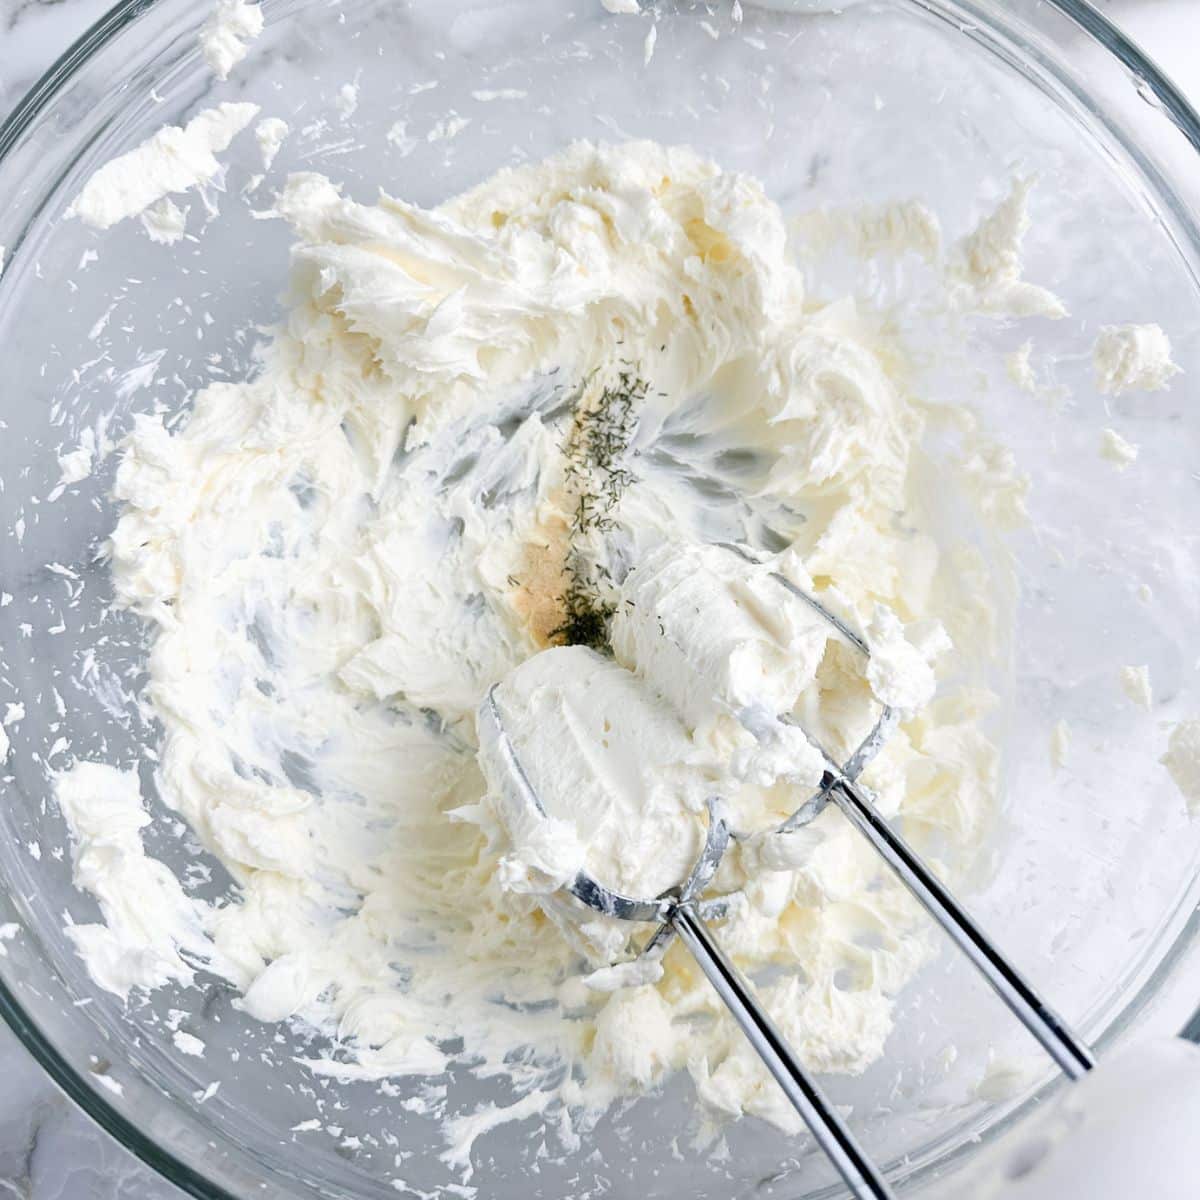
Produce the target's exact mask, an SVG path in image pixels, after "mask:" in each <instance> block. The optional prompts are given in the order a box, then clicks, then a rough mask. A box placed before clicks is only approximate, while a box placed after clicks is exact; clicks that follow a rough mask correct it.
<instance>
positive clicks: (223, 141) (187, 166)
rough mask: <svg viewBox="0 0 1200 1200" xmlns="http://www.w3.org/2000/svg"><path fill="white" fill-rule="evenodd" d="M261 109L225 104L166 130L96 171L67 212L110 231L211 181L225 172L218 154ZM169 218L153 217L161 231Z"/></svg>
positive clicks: (169, 126) (97, 227) (71, 215)
mask: <svg viewBox="0 0 1200 1200" xmlns="http://www.w3.org/2000/svg"><path fill="white" fill-rule="evenodd" d="M258 111H259V110H258V105H257V104H220V105H218V106H217V107H216V108H208V109H205V110H204V111H203V112H201V113H198V114H197V115H196V116H194V117H193V118H192V119H191V120H190V121H189V122H188V123H187V124H186V125H184V126H182V127H180V126H178V125H166V126H164V127H163V128H162V129H160V130H159V131H158V132H157V133H155V134H153V135H152V136H151V137H149V138H147V139H146V141H144V142H143V143H142V144H141V145H140V146H138V147H137V148H136V149H134V150H130V151H129V152H128V153H126V154H122V155H121V156H120V157H119V158H114V159H113V160H112V161H111V162H108V163H106V164H105V165H104V166H103V167H101V168H100V169H99V170H98V171H96V172H95V174H93V175H92V177H91V178H90V179H89V180H88V181H87V183H86V184H84V186H83V190H82V191H81V192H80V193H79V195H78V196H77V197H76V198H75V201H74V203H72V205H71V206H70V208H68V209H67V216H68V217H78V218H79V219H80V220H81V221H83V222H84V224H86V225H90V226H92V228H93V229H109V228H111V227H112V226H113V225H115V224H117V222H118V221H124V220H127V219H128V218H129V217H136V216H138V215H139V214H141V213H143V212H145V211H146V210H147V209H148V208H150V206H151V205H152V204H155V203H156V202H157V201H160V200H163V199H164V198H165V197H167V196H170V195H177V194H179V193H181V192H186V191H188V190H189V189H191V188H194V187H198V186H199V185H200V184H204V183H208V182H209V181H211V180H212V179H214V178H215V177H216V175H217V174H218V173H219V172H220V170H221V163H220V160H219V159H218V158H217V157H216V156H217V155H218V154H220V153H222V152H223V151H225V150H227V149H228V148H229V145H230V143H231V142H232V141H233V139H234V138H235V137H237V135H238V134H239V133H241V131H242V130H243V129H245V128H246V126H247V125H249V124H250V122H251V121H253V120H254V118H255V117H256V116H257V115H258ZM176 211H177V210H176ZM164 215H165V214H164V213H162V212H159V213H158V215H157V216H156V217H155V218H153V220H154V224H155V226H156V227H161V226H162V224H163V223H164ZM168 223H170V221H169V219H168ZM162 240H173V239H171V238H164V239H162Z"/></svg>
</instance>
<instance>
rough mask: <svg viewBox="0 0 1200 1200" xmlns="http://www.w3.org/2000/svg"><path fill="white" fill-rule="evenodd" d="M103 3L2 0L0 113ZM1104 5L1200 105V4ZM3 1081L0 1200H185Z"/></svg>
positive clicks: (11, 1050)
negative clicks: (10, 1199) (1198, 52)
mask: <svg viewBox="0 0 1200 1200" xmlns="http://www.w3.org/2000/svg"><path fill="white" fill-rule="evenodd" d="M582 2H584V3H587V2H590V0H582ZM596 2H597V3H598V2H599V0H596ZM109 3H110V0H0V116H2V115H4V114H7V113H8V111H9V110H10V109H11V108H12V107H13V106H14V105H15V104H16V103H17V102H18V100H19V99H20V97H21V96H22V95H23V94H24V92H25V91H26V90H27V89H28V88H29V87H30V86H31V85H32V84H33V83H34V82H35V81H36V80H37V78H38V77H39V75H40V74H41V73H42V72H43V71H44V70H45V69H46V68H47V67H48V66H49V65H50V64H51V63H52V62H53V61H54V60H55V59H56V58H57V57H58V55H60V54H61V53H62V52H63V51H64V50H65V49H66V48H67V47H68V46H69V45H70V44H71V42H72V41H73V40H74V39H75V38H76V37H78V36H79V35H80V34H81V33H82V32H83V31H84V30H85V29H86V28H87V27H88V26H89V25H90V24H91V23H92V22H94V21H95V20H97V19H98V18H99V17H100V16H101V15H102V14H103V13H104V11H105V10H106V9H107V8H108V7H109ZM1100 7H1101V8H1103V9H1104V10H1105V11H1106V12H1107V13H1108V14H1109V15H1110V16H1112V17H1113V18H1114V19H1115V20H1117V22H1118V23H1119V24H1121V25H1122V26H1123V27H1125V28H1126V29H1127V30H1128V31H1129V32H1130V33H1131V34H1132V35H1133V37H1134V38H1135V39H1136V40H1137V41H1138V42H1139V43H1140V44H1141V45H1142V46H1143V47H1144V48H1145V49H1146V50H1147V51H1149V53H1150V54H1151V55H1152V56H1153V57H1155V58H1156V59H1157V60H1158V61H1159V62H1160V63H1161V65H1162V66H1163V67H1164V68H1165V69H1166V70H1167V71H1168V73H1170V74H1172V75H1173V76H1174V77H1175V79H1176V81H1177V82H1178V83H1179V84H1180V85H1181V86H1182V87H1183V88H1184V89H1185V91H1187V92H1188V93H1189V94H1190V95H1191V97H1192V99H1193V100H1194V101H1198V102H1200V56H1198V55H1197V54H1196V47H1197V46H1198V45H1200V3H1198V0H1100ZM0 1080H3V1083H2V1084H0V1200H5V1198H6V1197H13V1198H15V1200H117V1198H118V1197H119V1198H120V1200H182V1197H183V1193H182V1192H180V1191H178V1190H177V1189H176V1188H174V1187H171V1186H170V1185H168V1184H167V1183H165V1182H164V1181H163V1180H161V1179H160V1178H159V1177H158V1176H157V1175H155V1174H154V1172H152V1171H151V1170H150V1169H149V1168H147V1167H145V1166H143V1165H142V1164H141V1163H140V1162H138V1161H137V1160H136V1159H135V1158H134V1157H133V1156H132V1155H131V1154H129V1153H128V1152H127V1151H125V1150H124V1149H122V1148H121V1147H120V1146H119V1145H118V1144H117V1143H116V1142H115V1141H113V1139H112V1138H110V1137H108V1136H107V1135H106V1134H105V1133H103V1132H102V1131H101V1130H99V1129H97V1128H96V1127H94V1126H93V1125H92V1124H91V1123H90V1122H89V1121H88V1120H87V1118H85V1117H84V1116H83V1115H82V1114H81V1113H80V1112H79V1111H78V1110H76V1109H75V1108H74V1106H73V1105H72V1104H71V1103H70V1102H69V1101H68V1100H66V1099H65V1098H64V1097H63V1096H62V1095H61V1094H60V1093H59V1092H58V1091H57V1090H56V1089H55V1087H54V1086H53V1085H52V1084H51V1083H50V1081H49V1080H48V1079H47V1078H46V1077H45V1076H44V1075H43V1074H42V1072H41V1070H40V1068H39V1067H38V1066H37V1065H36V1064H35V1063H34V1062H33V1060H32V1059H31V1058H30V1057H29V1056H28V1054H27V1053H26V1052H25V1051H24V1049H23V1048H22V1047H21V1046H20V1045H19V1044H18V1043H17V1041H16V1039H15V1038H14V1037H13V1035H12V1034H11V1033H10V1032H9V1031H8V1029H7V1028H6V1027H4V1026H2V1025H0Z"/></svg>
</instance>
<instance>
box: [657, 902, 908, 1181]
mask: <svg viewBox="0 0 1200 1200" xmlns="http://www.w3.org/2000/svg"><path fill="white" fill-rule="evenodd" d="M671 924H672V925H673V926H674V927H675V931H676V933H678V934H679V938H680V941H682V942H683V943H684V945H685V946H687V948H688V949H689V950H690V951H691V952H692V955H693V957H694V958H695V960H696V963H697V964H698V965H699V967H700V969H701V970H702V971H703V972H704V974H705V976H706V977H707V979H708V981H709V983H711V984H712V985H713V987H714V988H715V989H716V992H717V995H718V996H720V997H721V999H722V1000H723V1001H724V1002H725V1004H726V1006H727V1007H728V1008H729V1011H730V1013H732V1014H733V1017H734V1019H735V1020H736V1021H737V1023H738V1024H739V1025H740V1026H741V1027H742V1032H743V1033H745V1035H746V1037H747V1039H748V1040H749V1042H750V1045H751V1046H753V1047H754V1050H755V1052H756V1053H757V1054H758V1056H759V1057H760V1058H761V1059H762V1061H763V1063H764V1065H765V1066H766V1068H767V1069H768V1070H769V1071H770V1072H771V1074H772V1075H773V1076H774V1077H775V1079H776V1080H777V1081H778V1083H779V1086H780V1087H781V1088H783V1090H784V1093H785V1095H786V1096H787V1098H788V1099H789V1100H790V1101H791V1102H792V1105H793V1106H794V1107H795V1109H796V1111H797V1112H798V1113H799V1114H800V1116H801V1118H802V1119H803V1121H804V1123H805V1124H806V1125H807V1126H808V1128H809V1129H810V1130H811V1132H812V1135H813V1137H814V1138H816V1140H817V1144H818V1145H819V1146H820V1147H821V1149H822V1150H824V1151H825V1154H826V1155H827V1156H828V1158H829V1160H830V1162H832V1163H833V1165H834V1166H835V1167H836V1168H837V1169H838V1172H839V1173H840V1174H841V1176H842V1178H843V1179H844V1180H845V1181H846V1184H847V1186H848V1187H849V1188H850V1191H851V1193H852V1194H853V1196H854V1197H855V1200H893V1198H894V1196H895V1193H894V1192H893V1191H892V1190H891V1188H889V1187H888V1185H887V1181H886V1180H885V1179H884V1177H883V1175H882V1174H881V1173H880V1171H879V1169H878V1168H877V1167H876V1166H875V1164H874V1163H873V1162H871V1160H870V1159H869V1158H868V1157H867V1156H866V1154H865V1153H864V1152H863V1150H862V1148H861V1147H860V1146H859V1144H858V1142H857V1141H856V1140H855V1137H854V1135H853V1134H852V1133H851V1132H850V1130H849V1129H848V1128H847V1126H846V1123H845V1122H844V1121H843V1120H842V1118H841V1117H840V1116H839V1115H838V1113H837V1111H836V1109H834V1108H833V1106H832V1105H831V1104H830V1103H829V1101H828V1100H827V1099H826V1098H825V1095H824V1093H823V1092H822V1091H821V1089H820V1088H819V1087H818V1086H817V1084H816V1083H815V1082H814V1080H813V1079H812V1078H811V1077H810V1076H809V1074H808V1072H807V1071H806V1070H805V1069H804V1067H803V1066H802V1065H801V1063H800V1061H799V1059H798V1058H797V1057H796V1055H795V1053H794V1052H793V1051H792V1049H791V1047H790V1046H789V1045H788V1044H787V1042H786V1041H785V1040H784V1038H783V1035H782V1034H781V1033H780V1032H779V1030H778V1029H776V1028H775V1023H774V1022H773V1021H772V1020H771V1018H770V1017H769V1016H768V1015H767V1013H766V1010H765V1009H764V1008H763V1007H762V1006H761V1004H760V1003H759V1002H758V1000H757V998H756V997H755V996H754V994H753V993H752V992H751V991H750V988H749V986H748V985H747V983H746V981H745V979H744V978H743V977H742V976H741V974H740V973H739V972H738V970H737V968H736V967H734V965H733V964H732V963H731V962H730V961H729V959H728V958H726V957H725V954H724V953H723V952H722V950H721V948H720V946H718V945H717V943H716V941H714V939H713V936H712V934H711V933H710V932H709V930H708V927H707V926H706V925H705V923H704V921H703V919H702V918H701V917H700V914H699V913H697V912H696V910H695V908H694V907H693V905H692V904H680V905H678V906H677V907H676V908H675V909H674V911H673V912H672V914H671Z"/></svg>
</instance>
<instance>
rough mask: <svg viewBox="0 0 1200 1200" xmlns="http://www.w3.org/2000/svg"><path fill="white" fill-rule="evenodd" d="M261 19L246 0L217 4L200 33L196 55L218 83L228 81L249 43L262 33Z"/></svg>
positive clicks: (219, 0)
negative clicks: (200, 55)
mask: <svg viewBox="0 0 1200 1200" xmlns="http://www.w3.org/2000/svg"><path fill="white" fill-rule="evenodd" d="M264 25H265V18H264V17H263V11H262V8H261V6H259V5H258V4H253V3H248V2H247V0H217V3H216V7H215V8H214V9H213V12H212V16H210V17H209V19H208V20H207V21H206V22H205V23H204V28H203V29H202V30H201V31H200V52H201V54H203V55H204V61H205V62H206V63H208V65H209V67H210V68H211V69H212V72H213V74H214V75H216V77H217V78H218V79H222V80H224V79H228V78H229V76H230V73H231V72H232V71H233V69H234V67H236V66H237V65H238V63H240V62H241V61H242V59H244V58H245V57H246V54H247V53H248V51H249V49H250V43H251V42H252V41H253V40H254V39H255V38H256V37H258V35H259V34H260V33H262V31H263V27H264Z"/></svg>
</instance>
